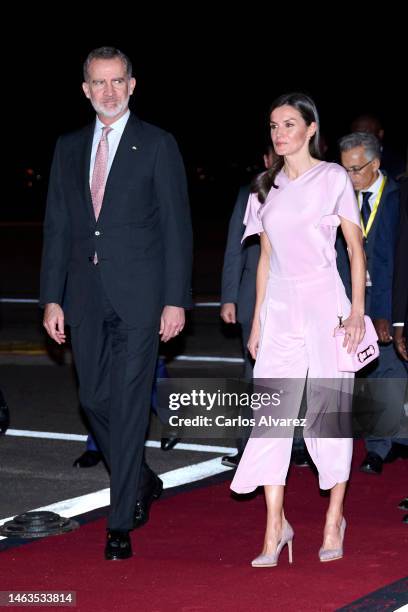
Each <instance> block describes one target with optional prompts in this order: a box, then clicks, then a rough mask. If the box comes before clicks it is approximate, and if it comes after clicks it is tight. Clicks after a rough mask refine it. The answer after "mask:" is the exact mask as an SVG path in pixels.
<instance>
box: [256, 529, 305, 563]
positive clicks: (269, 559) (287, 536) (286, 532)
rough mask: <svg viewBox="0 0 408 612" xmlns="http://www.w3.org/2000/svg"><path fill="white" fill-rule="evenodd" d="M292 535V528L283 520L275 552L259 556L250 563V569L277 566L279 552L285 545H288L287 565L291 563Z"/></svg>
mask: <svg viewBox="0 0 408 612" xmlns="http://www.w3.org/2000/svg"><path fill="white" fill-rule="evenodd" d="M294 535H295V533H294V531H293V529H292V527H291V526H290V525H289V523H288V521H287V520H286V519H285V521H284V523H283V526H282V537H281V539H280V541H279V543H278V545H277V547H276V550H275V552H274V553H272V554H271V555H259V557H257V558H256V559H254V560H253V561H252V563H251V565H252V567H275V565H278V559H279V555H280V552H281V550H282V548H283V547H284V546H285V545H286V544H287V545H288V553H289V563H292V560H293V558H292V541H293V536H294Z"/></svg>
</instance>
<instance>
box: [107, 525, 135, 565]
mask: <svg viewBox="0 0 408 612" xmlns="http://www.w3.org/2000/svg"><path fill="white" fill-rule="evenodd" d="M131 556H132V543H131V541H130V536H129V532H128V531H115V530H114V529H108V535H107V539H106V546H105V559H107V560H108V561H116V560H117V559H128V558H129V557H131Z"/></svg>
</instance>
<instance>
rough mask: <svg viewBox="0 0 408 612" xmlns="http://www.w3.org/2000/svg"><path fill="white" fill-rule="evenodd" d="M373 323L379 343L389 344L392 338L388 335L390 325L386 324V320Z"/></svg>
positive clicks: (375, 320)
mask: <svg viewBox="0 0 408 612" xmlns="http://www.w3.org/2000/svg"><path fill="white" fill-rule="evenodd" d="M373 323H374V327H375V331H376V332H377V336H378V340H379V342H381V343H382V344H388V342H391V341H392V336H391V334H390V324H389V323H388V321H387V319H374V321H373Z"/></svg>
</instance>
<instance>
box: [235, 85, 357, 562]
mask: <svg viewBox="0 0 408 612" xmlns="http://www.w3.org/2000/svg"><path fill="white" fill-rule="evenodd" d="M270 127H271V137H272V142H273V146H274V149H275V153H276V154H277V159H276V161H275V163H274V164H273V166H272V167H271V168H270V169H269V170H268V171H267V172H265V173H264V174H262V175H261V176H259V177H258V178H257V179H256V181H255V183H254V187H253V190H252V191H253V193H251V195H250V198H249V201H248V205H247V210H246V214H245V219H244V224H245V225H246V230H245V233H244V236H243V240H244V239H245V238H246V237H247V236H250V235H251V234H255V233H258V234H260V237H261V256H260V260H259V265H258V271H257V297H256V305H255V311H254V319H253V324H252V332H251V335H250V338H249V342H248V349H249V351H250V353H251V355H252V356H253V357H254V359H256V363H255V369H254V381H255V385H257V383H262V386H263V387H264V389H263V390H265V387H266V388H267V387H268V386H271V387H273V388H275V389H276V385H275V384H273V383H271V381H272V380H274V381H275V383H276V380H279V381H280V383H278V384H282V386H283V387H284V389H285V393H284V401H283V407H284V408H283V409H284V410H286V411H289V413H291V414H289V413H288V412H286V416H289V417H296V416H297V414H298V412H299V408H300V403H301V399H302V393H303V389H304V386H305V381H306V378H307V400H308V402H307V403H308V408H307V413H306V415H305V417H306V421H309V423H312V426H311V429H310V431H311V432H313V431H314V432H316V431H317V430H319V432H320V437H313V433H310V434H309V437H307V434H306V432H305V442H306V445H307V448H308V450H309V453H310V455H311V457H312V459H313V461H314V463H315V465H316V467H317V469H318V472H319V483H320V487H321V488H322V489H330V503H329V508H328V511H327V514H326V523H325V526H324V532H323V545H322V547H321V549H320V551H319V557H320V560H321V561H331V560H334V559H338V558H340V557H341V556H342V554H343V537H344V529H345V520H344V517H343V499H344V494H345V490H346V484H347V480H348V478H349V473H350V464H351V457H352V444H353V440H352V438H350V437H341V434H340V435H338V434H337V435H336V437H334V435H333V437H329V436H328V434H327V431H328V430H330V428H329V429H327V427H328V425H327V423H330V422H333V418H332V419H331V420H330V416H332V417H333V416H334V421H336V419H337V418H338V417H339V414H338V413H340V412H341V411H342V410H344V402H345V398H346V403H347V402H348V406H349V407H348V408H347V409H346V411H347V410H350V404H351V391H352V385H353V376H354V375H353V374H348V373H344V372H339V371H338V368H337V362H336V347H335V340H334V329H335V327H336V323H338V320H337V314H338V303H339V302H340V303H341V308H342V311H343V313H344V316H345V320H344V321H343V324H344V327H345V330H346V336H345V343H346V346H347V350H349V351H351V350H353V351H355V349H356V348H357V345H358V344H359V343H360V342H361V340H362V339H363V337H364V332H365V329H364V318H363V316H364V291H365V257H364V251H363V244H362V232H361V227H360V213H359V209H358V204H357V201H356V198H355V195H354V191H353V187H352V184H351V182H350V180H349V177H348V175H347V173H346V171H345V170H344V169H343V168H342V167H341V166H339V165H337V164H334V163H327V162H324V161H320V160H319V159H318V157H319V152H318V142H319V120H318V114H317V111H316V107H315V105H314V103H313V101H312V100H311V99H310V98H309V97H308V96H306V95H304V94H296V93H295V94H288V95H284V96H281V97H280V98H279V99H278V100H276V101H275V103H274V104H273V105H272V108H271V112H270ZM339 225H341V229H342V231H343V234H344V237H345V239H346V242H347V246H348V251H349V256H350V264H351V275H352V303H351V304H350V302H349V300H348V299H347V296H346V294H345V291H344V286H343V284H342V282H341V279H340V277H339V275H338V272H337V267H336V261H335V257H336V255H335V250H334V242H335V237H336V230H337V227H338V226H339ZM322 379H329V381H328V382H327V386H328V388H331V389H332V390H333V386H335V387H336V385H338V387H337V391H338V395H337V397H338V398H340V397H341V400H338V403H337V404H336V401H335V402H334V405H335V408H334V410H333V402H332V403H331V402H330V401H327V399H328V398H330V397H332V395H333V393H331V392H330V391H329V392H328V393H327V394H325V393H324V392H323V393H321V386H322V385H321V383H322ZM316 381H318V382H317V383H316ZM319 382H320V385H319ZM300 383H301V384H300ZM285 399H286V402H285ZM285 403H286V406H285ZM330 404H331V408H330ZM340 404H342V405H343V408H341V407H340V408H339V406H340ZM280 410H281V411H280V412H279V416H283V414H282V407H281V409H280ZM269 414H271V415H272V416H273V414H274V412H273V408H270V412H269ZM319 419H320V420H322V421H323V428H322V427H320V429H319ZM316 424H317V425H316ZM325 424H326V425H325ZM325 427H326V429H325ZM292 431H293V430H292ZM322 431H323V434H322ZM325 431H326V435H324V432H325ZM315 436H316V433H315ZM292 441H293V439H292V437H289V436H288V435H286V437H279V434H276V431H275V435H273V434H271V430H269V432H268V431H267V433H266V434H265V430H262V433H259V430H258V432H255V430H253V432H252V436H251V438H250V440H249V441H248V444H247V446H246V449H245V451H244V454H243V456H242V459H241V461H240V463H239V466H238V469H237V471H236V474H235V477H234V479H233V481H232V484H231V488H232V490H233V491H235V492H237V493H248V492H250V491H253V490H254V489H255V488H256V487H257V486H259V485H264V490H265V498H266V505H267V524H266V533H265V540H264V547H263V551H262V553H261V555H260V556H259V557H257V559H255V560H254V561H253V562H252V565H253V566H254V567H271V566H274V565H276V564H277V561H278V556H279V553H280V551H281V550H282V548H283V547H284V546H285V544H288V548H289V560H290V561H291V559H292V538H293V530H292V528H291V526H290V525H289V523H288V522H287V521H286V519H285V516H284V511H283V498H284V486H285V482H286V475H287V471H288V467H289V463H290V455H291V448H292Z"/></svg>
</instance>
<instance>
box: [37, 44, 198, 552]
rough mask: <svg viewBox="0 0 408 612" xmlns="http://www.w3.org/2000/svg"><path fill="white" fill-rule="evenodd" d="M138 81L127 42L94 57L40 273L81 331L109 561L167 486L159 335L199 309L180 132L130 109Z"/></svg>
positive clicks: (67, 141) (59, 338)
mask: <svg viewBox="0 0 408 612" xmlns="http://www.w3.org/2000/svg"><path fill="white" fill-rule="evenodd" d="M135 85H136V81H135V79H134V78H133V77H132V67H131V63H130V61H129V58H127V56H125V55H124V54H123V53H121V52H120V51H119V50H117V49H114V48H111V47H101V48H99V49H96V50H94V51H92V52H91V53H90V54H89V56H88V58H87V59H86V61H85V64H84V83H83V91H84V93H85V96H86V97H87V98H88V99H89V100H90V102H91V104H92V106H93V107H94V109H95V111H96V113H97V117H96V120H95V121H94V122H93V123H92V124H91V125H90V126H88V127H86V128H84V129H81V130H79V131H77V132H74V133H71V134H67V135H65V136H63V137H61V138H60V139H59V140H58V142H57V145H56V150H55V154H54V160H53V164H52V169H51V176H50V182H49V191H48V200H47V211H46V217H45V224H44V247H43V257H42V269H41V297H40V302H41V304H43V305H44V306H45V312H44V326H45V328H46V330H47V332H48V334H49V335H50V336H51V338H53V339H54V340H55V341H56V342H57V343H59V344H61V343H63V342H65V337H66V336H65V331H64V325H65V324H68V325H70V327H71V342H72V348H73V355H74V360H75V364H76V368H77V371H78V378H79V396H80V401H81V405H82V406H83V408H84V410H85V411H86V413H87V416H88V419H89V422H90V425H91V428H92V430H93V433H94V435H95V438H96V441H97V444H98V447H99V448H100V450H101V452H102V453H103V455H104V458H105V460H106V463H107V465H108V466H109V468H110V474H111V489H110V494H111V505H110V512H109V518H108V534H107V542H106V547H105V558H106V559H124V558H127V557H130V556H131V554H132V549H131V542H130V538H129V531H130V530H131V529H132V528H133V527H134V526H137V523H138V520H139V518H140V516H138V512H139V509H138V500H140V499H147V500H149V501H150V500H151V499H152V498H153V497H154V496H157V495H159V494H160V492H161V487H162V483H161V481H160V479H158V478H157V476H156V475H155V474H154V473H153V472H152V471H151V470H150V469H149V468H148V467H147V465H146V464H145V463H144V461H143V450H144V438H145V433H146V429H147V425H148V417H149V409H150V395H151V389H152V384H153V377H154V372H155V365H156V360H157V352H158V344H159V337H160V336H161V340H162V341H164V342H167V341H168V340H170V339H171V338H173V337H174V336H176V335H177V334H178V333H180V331H181V330H182V329H183V327H184V322H185V315H184V309H185V308H189V307H190V306H191V290H190V274H191V256H192V255H191V253H192V232H191V224H190V211H189V205H188V196H187V186H186V179H185V172H184V166H183V162H182V159H181V156H180V153H179V150H178V148H177V144H176V142H175V140H174V138H173V136H171V134H169V133H167V132H165V131H163V130H161V129H159V128H157V127H155V126H152V125H150V124H147V123H145V122H143V121H141V120H140V119H138V118H137V117H136V116H135V115H133V114H131V113H130V111H129V109H128V102H129V97H130V95H131V94H132V93H133V90H134V88H135ZM135 512H136V517H135ZM135 522H136V525H135Z"/></svg>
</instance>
